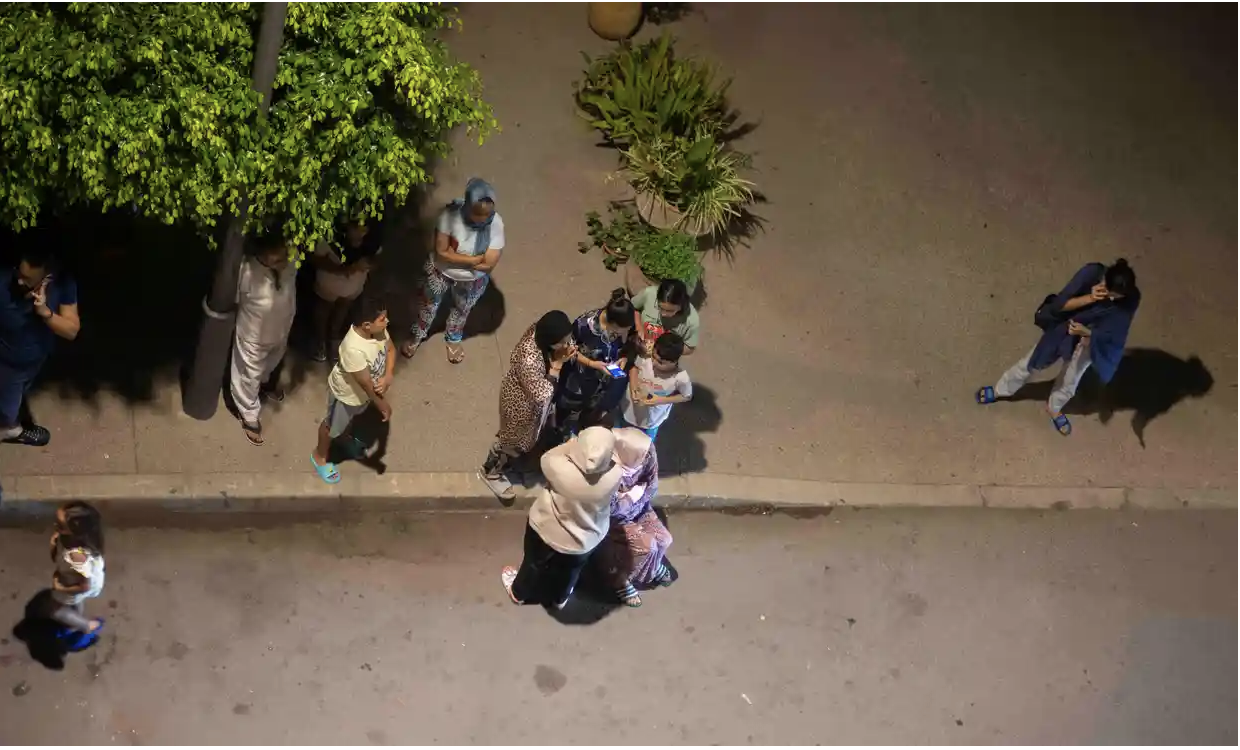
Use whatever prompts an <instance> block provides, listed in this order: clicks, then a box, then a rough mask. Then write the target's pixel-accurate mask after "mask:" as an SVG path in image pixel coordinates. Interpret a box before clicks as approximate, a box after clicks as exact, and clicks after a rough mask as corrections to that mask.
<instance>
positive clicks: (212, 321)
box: [181, 3, 288, 420]
mask: <svg viewBox="0 0 1240 750" xmlns="http://www.w3.org/2000/svg"><path fill="white" fill-rule="evenodd" d="M287 12H288V3H263V20H262V25H261V26H260V28H259V32H258V45H257V47H256V48H255V50H254V71H253V76H252V77H251V85H253V87H254V90H255V91H257V92H258V94H259V96H260V97H261V99H260V101H259V104H258V118H259V121H260V122H261V121H262V120H264V119H266V117H267V110H268V108H269V107H270V106H271V89H272V87H273V86H274V85H275V81H276V65H277V63H278V62H279V59H280V45H281V44H282V43H283V41H284V17H285V14H286V13H287ZM246 213H247V202H246V199H245V197H244V196H243V197H242V199H241V202H240V205H239V206H238V207H237V213H236V214H235V215H234V216H233V217H232V219H231V220H230V221H229V223H228V232H227V234H226V235H225V237H224V245H223V247H222V248H220V262H219V266H218V267H217V268H216V270H215V281H214V282H213V283H212V284H211V296H210V297H207V298H204V299H203V301H202V311H203V313H204V316H203V320H202V329H201V331H200V332H199V334H198V348H197V350H196V351H195V353H194V365H193V369H192V370H191V371H190V376H189V380H188V382H186V384H185V388H184V390H182V392H181V408H182V409H183V410H184V411H185V413H186V414H188V415H189V416H191V417H193V418H194V419H202V420H207V419H210V418H211V417H213V416H215V410H216V408H217V407H218V406H219V401H220V389H221V388H222V387H223V385H224V373H225V370H226V368H227V366H228V352H229V350H230V349H231V347H232V337H233V331H234V329H235V328H236V325H237V273H238V271H239V270H240V268H241V260H242V258H243V257H244V254H245V229H244V227H245V220H246Z"/></svg>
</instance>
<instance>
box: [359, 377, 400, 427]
mask: <svg viewBox="0 0 1240 750" xmlns="http://www.w3.org/2000/svg"><path fill="white" fill-rule="evenodd" d="M349 377H350V378H353V382H355V383H357V385H358V387H359V388H361V389H362V390H363V391H365V392H366V395H367V396H368V397H369V398H370V400H371V401H372V402H373V403H374V405H375V408H376V409H378V410H379V414H381V415H382V416H383V421H384V422H386V421H388V419H390V418H391V416H392V407H391V406H390V405H389V404H388V402H387V400H386V399H385V398H383V394H381V393H379V391H378V390H376V389H375V384H374V382H372V381H371V379H370V368H368V367H367V368H363V369H361V370H358V371H357V372H350V373H349Z"/></svg>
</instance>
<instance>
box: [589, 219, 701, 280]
mask: <svg viewBox="0 0 1240 750" xmlns="http://www.w3.org/2000/svg"><path fill="white" fill-rule="evenodd" d="M586 228H587V232H588V233H589V235H590V242H589V243H585V242H582V243H579V244H578V245H577V249H578V250H580V251H581V252H583V253H588V252H590V250H591V249H592V248H597V249H599V250H602V251H603V265H604V266H606V267H607V268H608V270H611V271H614V270H616V268H617V267H618V266H619V265H620V264H621V263H624V262H627V261H632V262H634V263H637V265H638V266H639V267H640V268H641V269H642V272H643V273H645V274H646V275H647V276H649V277H650V278H652V279H658V280H660V281H662V280H663V279H680V280H681V281H684V282H685V284H687V285H688V286H689V288H690V289H692V288H693V287H694V286H695V285H696V284H697V281H698V278H699V277H700V276H701V275H702V264H701V261H700V259H699V257H698V253H697V241H696V240H695V239H694V238H692V237H690V236H688V235H686V234H684V233H682V232H675V231H666V230H660V229H655V228H654V227H652V226H650V225H649V224H646V223H645V222H643V221H642V220H641V219H640V218H639V217H638V216H637V214H636V212H635V211H634V210H633V208H632V207H631V206H630V205H627V204H618V203H613V204H611V206H610V207H609V209H608V218H607V223H606V224H604V223H603V220H602V217H600V216H599V214H598V213H597V212H595V211H591V212H590V213H588V214H586Z"/></svg>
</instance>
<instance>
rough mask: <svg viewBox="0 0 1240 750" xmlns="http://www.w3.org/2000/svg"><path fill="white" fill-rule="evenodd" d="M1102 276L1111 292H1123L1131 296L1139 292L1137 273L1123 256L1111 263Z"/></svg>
mask: <svg viewBox="0 0 1240 750" xmlns="http://www.w3.org/2000/svg"><path fill="white" fill-rule="evenodd" d="M1102 278H1103V280H1104V281H1105V282H1106V285H1107V291H1109V292H1114V293H1116V294H1122V295H1124V296H1125V297H1130V296H1132V295H1135V294H1136V293H1137V275H1136V274H1135V273H1133V270H1132V266H1129V265H1128V261H1127V260H1124V259H1123V258H1120V259H1119V260H1117V261H1115V263H1113V264H1111V266H1110V267H1109V268H1107V271H1106V274H1104V275H1103V277H1102Z"/></svg>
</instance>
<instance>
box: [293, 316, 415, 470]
mask: <svg viewBox="0 0 1240 750" xmlns="http://www.w3.org/2000/svg"><path fill="white" fill-rule="evenodd" d="M387 327H388V313H387V305H386V304H384V303H383V302H382V301H381V300H378V299H376V298H375V297H371V296H366V297H363V298H362V300H361V303H360V304H359V305H358V309H357V312H356V313H354V317H353V326H352V327H350V328H349V332H348V333H346V334H345V337H344V340H343V341H341V342H340V352H339V357H338V358H337V360H336V364H334V365H333V366H332V371H331V374H330V375H329V376H328V377H327V391H328V392H327V415H326V416H325V417H323V421H322V422H321V423H319V439H318V443H317V444H316V445H315V448H314V452H313V453H312V454H310V463H312V464H313V465H314V473H316V474H318V475H319V478H320V479H322V480H323V481H324V482H327V483H328V484H336V483H337V482H339V481H340V470H339V468H338V467H337V466H336V465H335V464H334V463H332V462H330V461H328V460H327V458H328V453H329V452H330V451H331V446H332V441H334V440H336V439H338V438H341V437H349V439H350V452H351V453H353V454H355V455H358V454H360V453H361V452H362V451H363V450H365V446H364V444H363V443H362V441H360V440H358V439H357V438H356V437H353V436H351V435H350V430H351V429H352V423H353V418H354V417H356V416H357V415H359V414H361V413H362V412H363V411H365V410H366V408H367V407H369V406H370V405H371V404H374V407H375V408H376V409H378V410H379V417H380V418H381V419H382V420H383V421H384V422H386V421H388V420H389V419H391V418H392V406H391V404H389V403H388V400H387V396H388V392H389V390H390V389H391V387H392V379H393V377H394V376H395V373H396V357H395V347H394V346H393V344H392V337H391V336H389V335H388V330H387Z"/></svg>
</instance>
